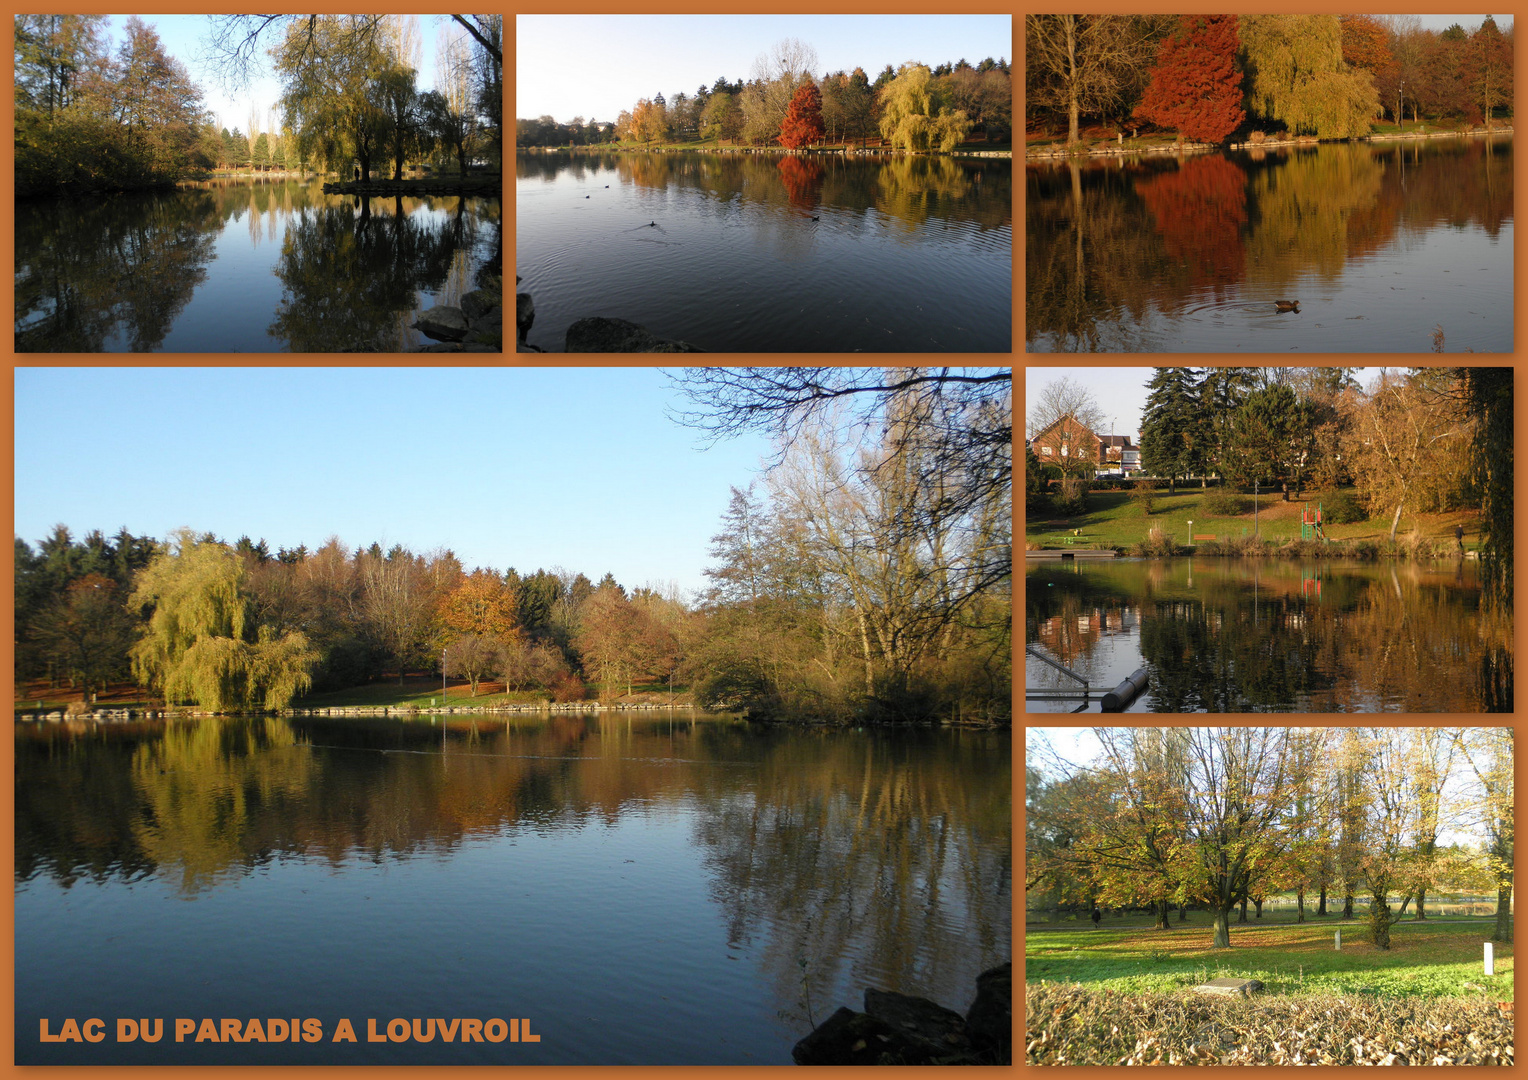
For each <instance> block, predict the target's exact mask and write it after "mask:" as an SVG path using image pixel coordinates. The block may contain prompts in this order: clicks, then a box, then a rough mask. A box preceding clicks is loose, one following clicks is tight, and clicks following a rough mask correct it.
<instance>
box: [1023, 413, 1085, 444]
mask: <svg viewBox="0 0 1528 1080" xmlns="http://www.w3.org/2000/svg"><path fill="white" fill-rule="evenodd" d="M1068 420H1070V421H1071V422H1072V423H1074V424H1076V425H1077V426H1078V427H1080V428H1082V430H1083V431H1086V432H1087V433H1088V434H1089V435H1093V431H1092V429H1091V428H1089V427H1088V425H1086V424H1084V423H1083V422H1082V421H1081V420H1079V419H1077V417H1076V416H1074V415H1073V414H1071V413H1067V414H1066V415H1065V416H1063V417H1060V418H1059V419H1057V420H1055V421H1053V422H1052V423H1051V424H1050V426H1049V427H1046V428H1044V429H1043V430H1041V431H1040V432H1038V433H1037V434H1036V435H1035V436H1034V438H1032V439H1031V440H1030V441H1031V442H1039V441H1040V440H1041V439H1043V438H1045V436H1047V435H1049V434H1050V433H1051V432H1052V431H1054V430H1055V429H1056V428H1058V427H1060V426H1061V425H1062V424H1064V423H1066V422H1067V421H1068ZM1093 437H1094V438H1095V439H1096V438H1098V436H1097V435H1093Z"/></svg>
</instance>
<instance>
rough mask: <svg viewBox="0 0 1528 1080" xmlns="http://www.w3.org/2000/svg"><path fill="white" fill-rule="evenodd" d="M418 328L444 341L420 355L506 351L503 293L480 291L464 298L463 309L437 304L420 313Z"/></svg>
mask: <svg viewBox="0 0 1528 1080" xmlns="http://www.w3.org/2000/svg"><path fill="white" fill-rule="evenodd" d="M414 328H415V329H416V330H418V331H419V332H420V333H422V334H424V335H425V336H426V337H432V338H434V339H435V340H436V341H439V342H442V344H440V345H426V346H424V347H423V348H421V349H420V350H418V351H419V352H503V351H504V304H503V298H502V295H501V292H499V291H496V290H493V289H477V290H474V291H473V292H470V293H468V294H467V295H466V296H464V297H462V303H461V306H460V307H455V306H452V305H450V304H437V305H436V306H435V307H432V308H431V309H430V310H429V311H426V312H423V313H421V314H420V316H419V319H418V321H417V322H415V323H414Z"/></svg>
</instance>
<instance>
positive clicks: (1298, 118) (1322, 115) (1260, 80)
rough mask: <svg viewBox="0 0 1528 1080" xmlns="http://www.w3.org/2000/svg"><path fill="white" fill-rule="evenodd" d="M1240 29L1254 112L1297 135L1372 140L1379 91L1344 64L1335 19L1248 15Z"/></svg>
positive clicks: (1369, 79) (1360, 72)
mask: <svg viewBox="0 0 1528 1080" xmlns="http://www.w3.org/2000/svg"><path fill="white" fill-rule="evenodd" d="M1239 29H1240V33H1241V44H1242V66H1243V69H1244V70H1245V71H1246V73H1247V81H1248V85H1249V86H1250V87H1251V92H1250V93H1249V94H1248V102H1249V105H1250V107H1251V109H1252V111H1253V112H1255V113H1257V114H1259V115H1260V116H1262V117H1264V118H1265V119H1268V120H1274V121H1278V122H1280V123H1283V124H1284V125H1285V126H1286V127H1288V128H1289V130H1290V132H1291V133H1292V134H1295V135H1315V136H1316V137H1317V138H1320V139H1350V138H1354V137H1356V136H1359V135H1367V134H1369V129H1370V123H1369V122H1370V120H1371V119H1373V118H1374V117H1376V116H1378V115H1379V112H1380V104H1379V91H1378V90H1377V89H1375V86H1374V77H1373V76H1372V75H1370V74H1369V73H1368V72H1367V71H1364V70H1362V69H1357V68H1353V67H1351V66H1350V65H1348V64H1347V63H1346V62H1345V61H1344V60H1343V58H1342V25H1341V23H1339V22H1338V19H1337V16H1336V15H1243V16H1241V17H1240V20H1239Z"/></svg>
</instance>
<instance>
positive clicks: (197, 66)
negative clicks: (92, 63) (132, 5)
mask: <svg viewBox="0 0 1528 1080" xmlns="http://www.w3.org/2000/svg"><path fill="white" fill-rule="evenodd" d="M138 18H140V19H142V20H143V21H144V22H145V23H147V24H148V25H149V26H152V27H153V28H154V30H155V32H156V33H158V34H159V39H160V40H161V41H162V42H164V47H165V51H166V52H167V53H169V54H170V55H171V56H173V57H175V59H177V60H179V61H180V62H181V63H183V64H185V65H186V68H187V70H189V71H190V73H191V81H192V82H194V83H196V84H197V85H198V86H200V87H201V88H202V95H203V104H204V106H205V107H206V108H207V109H208V110H209V111H210V112H212V113H214V114H216V116H217V123H218V127H220V128H223V127H226V128H228V130H230V131H232V130H233V129H234V128H236V127H237V128H238V129H239V130H240V131H242V132H245V133H246V134H247V133H248V131H249V112H250V107H251V106H252V105H258V106H259V108H260V116H261V120H260V124H261V128H260V130H262V131H264V130H266V127H265V110H266V109H268V108H271V107H274V106H275V105H276V103H277V101H279V100H280V98H281V86H280V84H279V83H278V82H277V80H276V79H275V77H274V74H273V72H272V70H271V67H270V58H269V57H267V56H266V55H265V50H266V49H268V48H270V46H271V45H274V44H275V43H276V41H277V40H278V37H277V30H276V29H275V28H274V27H273V28H272V29H270V30H267V31H265V33H264V34H263V35H262V37H261V47H260V57H261V60H262V62H263V64H264V67H265V76H264V77H263V78H260V79H258V80H256V81H254V82H252V83H251V85H250V86H249V87H247V88H245V89H243V90H234V91H225V90H224V89H223V85H222V83H221V82H219V81H218V79H217V78H216V77H215V75H214V72H213V69H212V68H211V67H210V66H209V65H207V64H205V63H203V62H202V61H201V60H200V57H201V55H202V54H203V53H204V52H206V39H207V37H208V35H209V33H210V31H211V29H212V22H211V20H210V19H209V18H208V17H207V16H205V15H139V16H138ZM418 18H419V33H420V39H421V42H422V47H421V50H420V72H419V75H418V77H417V78H416V79H415V85H416V86H418V87H419V88H420V89H422V90H428V89H430V88H431V87H433V86H434V85H435V36H436V34H437V33H438V32H439V29H440V27H441V26H442V25H443V24H445V23H446V22H448V21H449V19H450V16H447V15H420V16H419V17H418ZM109 19H110V22H109V23H108V24H107V35H108V36H109V37H110V39H111V49H112V50H115V49H116V47H117V45H119V44H120V43H121V42H122V40H123V36H124V34H123V30H122V27H123V24H124V23H126V22H127V16H126V15H112V16H109Z"/></svg>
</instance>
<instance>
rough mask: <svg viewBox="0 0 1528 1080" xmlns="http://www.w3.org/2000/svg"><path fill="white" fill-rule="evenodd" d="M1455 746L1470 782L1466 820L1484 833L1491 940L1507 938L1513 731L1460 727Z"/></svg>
mask: <svg viewBox="0 0 1528 1080" xmlns="http://www.w3.org/2000/svg"><path fill="white" fill-rule="evenodd" d="M1459 748H1460V752H1461V753H1462V755H1463V756H1464V760H1465V762H1466V764H1467V765H1468V766H1469V769H1470V774H1471V776H1472V778H1473V780H1474V784H1473V787H1472V790H1471V791H1470V792H1469V794H1468V796H1467V800H1468V801H1467V806H1468V810H1467V815H1468V819H1469V820H1472V821H1474V822H1478V823H1479V824H1480V825H1481V826H1482V827H1483V829H1484V831H1485V834H1486V855H1487V859H1488V862H1489V866H1490V874H1491V878H1492V881H1493V883H1494V884H1495V886H1496V929H1495V932H1494V933H1492V935H1491V938H1492V940H1493V941H1507V942H1510V941H1511V940H1512V883H1513V870H1514V858H1513V851H1514V846H1513V845H1514V842H1515V838H1516V828H1515V825H1514V806H1513V795H1512V784H1513V773H1514V768H1513V761H1514V738H1513V731H1512V729H1511V728H1509V727H1506V728H1502V727H1496V728H1466V729H1464V730H1463V731H1461V732H1460V738H1459Z"/></svg>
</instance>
